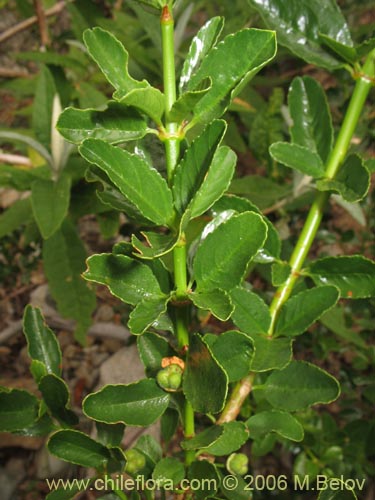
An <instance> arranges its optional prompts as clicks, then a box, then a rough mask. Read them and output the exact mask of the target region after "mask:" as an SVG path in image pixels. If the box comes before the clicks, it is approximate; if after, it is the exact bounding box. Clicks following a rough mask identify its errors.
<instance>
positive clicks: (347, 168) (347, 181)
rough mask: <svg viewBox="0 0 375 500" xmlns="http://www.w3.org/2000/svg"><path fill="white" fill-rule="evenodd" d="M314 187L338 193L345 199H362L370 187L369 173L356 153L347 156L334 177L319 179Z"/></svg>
mask: <svg viewBox="0 0 375 500" xmlns="http://www.w3.org/2000/svg"><path fill="white" fill-rule="evenodd" d="M316 187H317V188H318V189H319V190H320V191H334V192H336V193H339V194H340V195H341V196H342V197H343V198H344V200H345V201H348V202H350V203H354V202H357V201H361V200H363V198H364V197H365V196H366V195H367V193H368V190H369V188H370V173H369V171H368V170H367V168H366V167H365V165H364V163H363V161H362V159H361V158H360V157H359V156H358V155H354V154H353V155H350V156H348V157H347V158H346V159H345V161H344V163H343V165H342V166H341V168H340V170H339V172H338V174H337V175H336V177H335V178H334V179H321V180H319V181H318V182H317V184H316Z"/></svg>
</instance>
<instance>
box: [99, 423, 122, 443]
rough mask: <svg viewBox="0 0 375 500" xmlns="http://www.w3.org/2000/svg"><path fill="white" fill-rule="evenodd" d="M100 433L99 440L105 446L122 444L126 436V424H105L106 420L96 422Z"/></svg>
mask: <svg viewBox="0 0 375 500" xmlns="http://www.w3.org/2000/svg"><path fill="white" fill-rule="evenodd" d="M95 426H96V430H97V433H98V441H100V442H101V443H102V444H104V446H120V445H121V441H122V438H123V437H124V431H125V425H124V424H121V423H119V424H105V423H104V422H95Z"/></svg>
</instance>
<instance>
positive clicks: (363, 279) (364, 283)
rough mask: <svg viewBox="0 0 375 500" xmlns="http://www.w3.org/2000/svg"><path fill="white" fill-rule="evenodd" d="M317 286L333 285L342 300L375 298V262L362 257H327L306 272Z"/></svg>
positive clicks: (317, 261) (312, 265) (314, 263)
mask: <svg viewBox="0 0 375 500" xmlns="http://www.w3.org/2000/svg"><path fill="white" fill-rule="evenodd" d="M306 274H307V275H308V276H310V277H311V278H312V279H313V281H314V283H315V284H316V285H333V286H335V287H337V288H338V289H339V290H340V294H341V297H342V298H346V299H362V298H367V297H374V296H375V262H373V261H372V260H369V259H366V258H364V257H362V256H360V255H353V256H342V257H326V258H323V259H319V260H316V261H315V262H313V263H312V264H310V266H309V267H308V268H307V270H306Z"/></svg>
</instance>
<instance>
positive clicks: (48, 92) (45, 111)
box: [32, 65, 56, 150]
mask: <svg viewBox="0 0 375 500" xmlns="http://www.w3.org/2000/svg"><path fill="white" fill-rule="evenodd" d="M55 94H56V86H55V82H54V80H53V76H52V73H51V72H50V70H49V69H48V67H47V66H45V65H43V66H42V67H41V70H40V73H39V76H38V78H37V82H36V88H35V97H34V105H33V115H32V129H33V131H34V133H35V136H36V138H37V139H38V141H39V142H40V143H41V144H43V146H44V147H45V148H47V149H48V150H50V148H51V131H52V128H51V126H52V106H53V98H54V96H55Z"/></svg>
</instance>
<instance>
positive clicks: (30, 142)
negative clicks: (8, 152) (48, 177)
mask: <svg viewBox="0 0 375 500" xmlns="http://www.w3.org/2000/svg"><path fill="white" fill-rule="evenodd" d="M0 139H9V140H10V141H12V142H13V141H15V142H21V143H23V144H26V145H27V146H30V147H31V148H32V149H34V150H35V151H36V152H37V153H39V154H40V156H42V158H44V159H45V160H46V162H47V163H48V165H52V164H53V160H52V156H51V154H50V152H49V151H48V149H46V148H45V147H44V146H43V144H41V143H40V142H38V141H36V140H35V139H33V138H32V137H29V136H28V135H25V134H19V133H18V132H8V131H7V130H5V131H4V130H0Z"/></svg>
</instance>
